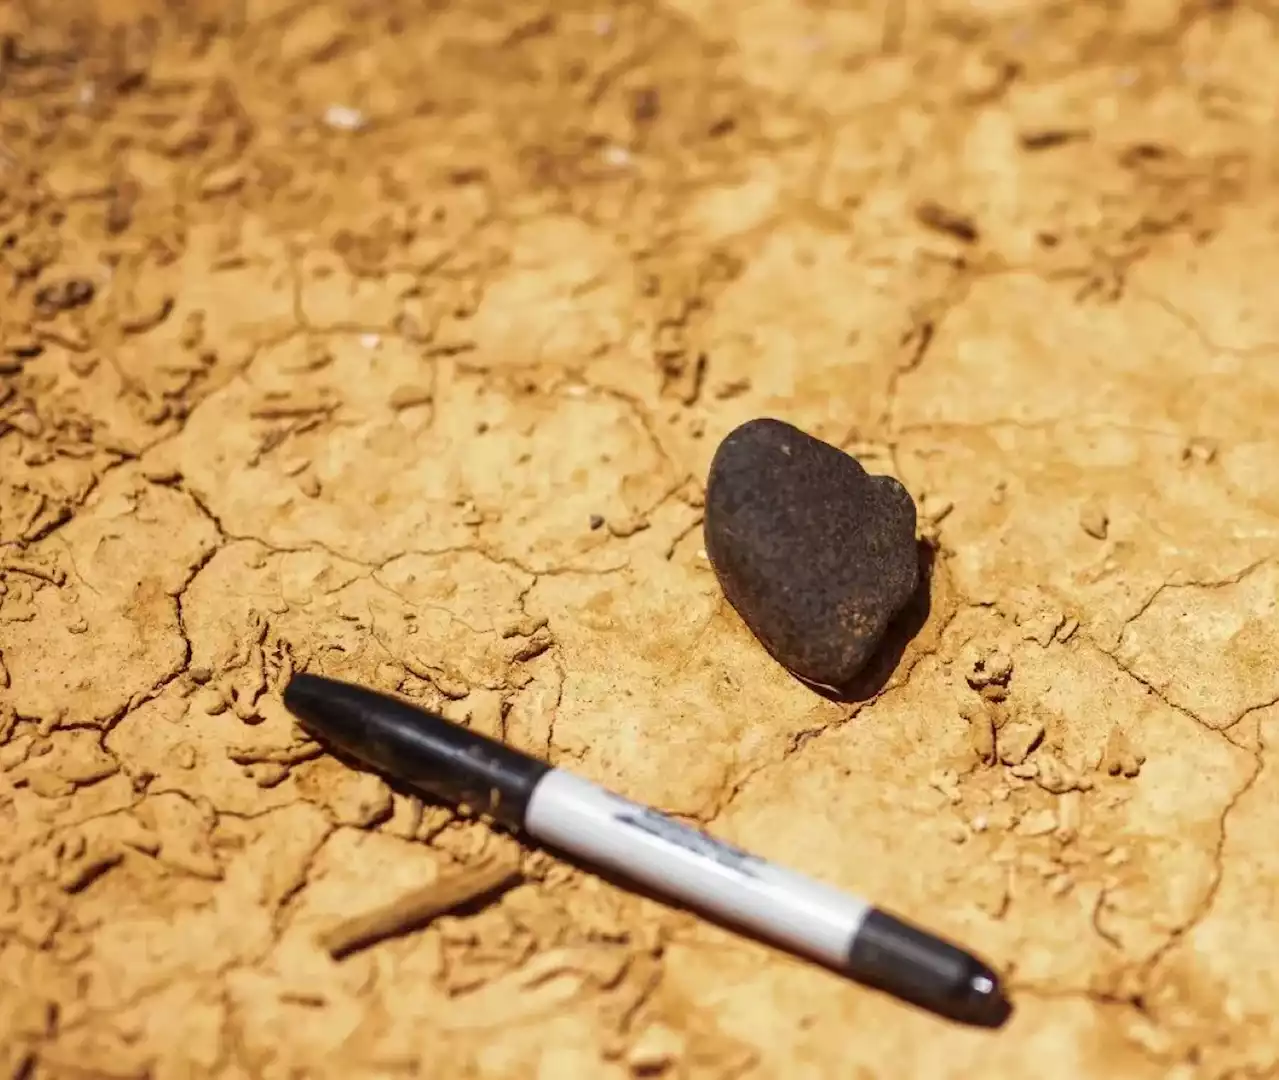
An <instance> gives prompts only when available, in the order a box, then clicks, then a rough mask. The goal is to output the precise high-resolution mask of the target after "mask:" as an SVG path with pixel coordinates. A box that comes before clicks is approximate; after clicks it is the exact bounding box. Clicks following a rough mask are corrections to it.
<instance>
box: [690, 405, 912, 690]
mask: <svg viewBox="0 0 1280 1080" xmlns="http://www.w3.org/2000/svg"><path fill="white" fill-rule="evenodd" d="M703 530H704V535H705V538H706V547H707V556H708V557H709V558H710V560H711V565H712V568H713V569H714V570H715V573H716V577H717V579H718V580H719V582H720V587H721V588H722V589H723V590H724V594H725V596H726V597H727V598H728V600H729V603H731V604H732V605H733V606H734V608H735V609H736V610H737V612H738V614H739V615H741V616H742V619H743V621H744V622H745V623H746V624H747V626H748V627H749V628H750V629H751V632H752V633H754V634H755V635H756V637H757V638H759V639H760V642H761V643H762V644H763V645H764V647H765V648H766V649H767V650H768V651H769V653H770V654H771V655H772V656H773V657H774V659H775V660H777V661H778V662H779V663H780V664H782V665H783V666H784V667H786V668H787V669H788V670H790V671H791V672H793V673H794V674H795V675H797V676H799V677H800V678H801V679H803V680H805V681H806V682H810V683H815V684H817V685H819V686H822V687H825V688H828V689H831V690H835V691H840V690H842V689H844V688H846V687H848V686H849V685H850V684H851V683H852V682H853V680H854V678H855V677H856V676H857V675H858V673H859V672H860V671H861V670H862V669H863V668H864V667H865V666H866V665H867V662H868V661H869V660H870V659H871V658H872V656H873V655H874V654H875V652H876V649H877V647H878V646H879V645H880V643H881V641H882V640H883V639H884V636H885V632H886V630H887V629H888V628H889V626H890V624H891V623H892V622H893V620H894V618H895V617H896V616H897V615H898V614H899V613H900V612H901V611H902V610H903V608H905V607H906V605H907V604H908V602H909V601H910V600H911V598H912V595H913V594H914V593H915V590H916V586H917V583H918V581H919V576H920V558H919V554H918V550H917V547H916V539H915V531H916V508H915V504H914V503H913V502H912V500H911V496H910V495H909V494H908V493H907V490H906V488H904V487H903V486H902V485H901V484H900V483H898V481H897V480H895V479H893V478H892V477H889V476H872V475H870V474H868V473H867V471H866V470H865V469H864V468H863V467H862V465H861V464H859V462H858V461H857V460H856V459H855V458H853V457H850V456H849V455H848V454H846V453H845V452H844V451H842V450H839V449H837V448H836V447H834V446H831V445H829V444H827V443H824V442H822V441H820V440H819V439H815V438H813V437H812V436H810V435H807V434H805V433H804V432H803V431H801V430H799V429H798V428H795V427H792V426H791V425H790V424H786V423H783V422H782V421H780V420H770V419H760V420H751V421H748V422H747V423H745V424H743V425H741V426H740V427H737V428H735V429H734V430H733V431H731V432H730V433H729V434H728V436H726V438H725V440H724V442H722V443H721V444H720V446H719V448H718V449H717V450H716V454H715V457H714V458H713V459H712V462H711V474H710V477H709V478H708V481H707V495H706V518H705V523H704V526H703Z"/></svg>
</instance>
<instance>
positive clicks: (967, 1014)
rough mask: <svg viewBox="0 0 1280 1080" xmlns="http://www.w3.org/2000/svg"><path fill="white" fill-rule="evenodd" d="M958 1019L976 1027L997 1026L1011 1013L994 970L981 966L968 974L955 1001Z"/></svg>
mask: <svg viewBox="0 0 1280 1080" xmlns="http://www.w3.org/2000/svg"><path fill="white" fill-rule="evenodd" d="M956 1005H957V1009H956V1012H957V1014H958V1017H957V1018H958V1019H962V1020H966V1021H968V1022H969V1023H971V1024H974V1025H976V1026H978V1027H989V1028H997V1027H1001V1026H1003V1025H1004V1023H1005V1022H1006V1021H1007V1020H1008V1019H1009V1017H1010V1016H1011V1015H1012V1014H1013V1006H1012V1005H1011V1004H1010V1002H1009V999H1008V998H1006V997H1005V996H1004V991H1003V990H1002V989H1001V987H1000V980H999V979H998V978H997V977H996V975H995V972H993V971H990V970H988V969H986V968H981V969H980V970H977V971H975V972H974V973H973V974H971V975H970V976H969V979H968V981H967V983H966V984H965V986H964V987H963V988H962V989H961V992H960V995H959V1000H958V1001H957V1002H956Z"/></svg>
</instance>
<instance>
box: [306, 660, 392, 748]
mask: <svg viewBox="0 0 1280 1080" xmlns="http://www.w3.org/2000/svg"><path fill="white" fill-rule="evenodd" d="M386 703H387V699H386V698H384V697H383V695H381V694H378V693H376V692H375V691H373V690H366V689H365V688H364V687H362V686H355V685H353V684H351V683H346V682H340V681H339V680H337V679H328V678H325V677H324V676H323V675H308V674H306V673H305V672H301V673H298V674H295V675H294V676H293V677H292V678H290V680H289V683H288V685H287V686H286V687H285V688H284V707H285V708H286V709H288V710H289V711H290V712H291V713H293V715H294V716H295V717H296V718H297V720H298V722H299V723H300V724H301V725H302V727H303V728H304V729H305V730H306V731H307V733H308V734H309V735H312V736H314V737H316V738H318V739H320V740H321V741H323V742H328V743H333V744H335V745H337V746H339V747H342V748H343V749H346V750H348V751H352V752H355V753H357V754H359V753H360V751H361V750H362V749H363V748H364V746H365V744H366V743H367V741H368V739H369V737H370V735H371V734H372V732H373V730H375V718H378V717H379V716H380V714H381V713H383V712H384V711H385V710H386V707H387V704H386Z"/></svg>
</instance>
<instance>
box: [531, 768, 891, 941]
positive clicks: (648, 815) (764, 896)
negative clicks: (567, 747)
mask: <svg viewBox="0 0 1280 1080" xmlns="http://www.w3.org/2000/svg"><path fill="white" fill-rule="evenodd" d="M524 827H525V829H526V830H527V831H528V832H529V833H530V834H531V835H533V836H535V837H537V838H538V839H539V840H541V841H543V842H545V843H547V844H550V845H552V846H553V847H557V848H560V849H561V850H562V851H564V852H566V853H568V854H571V855H577V856H580V857H581V858H582V859H583V860H584V861H586V862H588V863H589V864H591V865H593V866H598V867H603V868H607V869H610V870H612V871H614V872H615V873H617V874H618V875H619V876H621V877H624V878H628V879H630V880H632V881H635V882H638V883H640V884H642V885H645V886H647V887H649V888H650V889H652V890H653V892H654V893H656V894H658V895H660V896H666V897H669V898H670V899H673V900H677V901H679V902H680V903H682V904H685V905H687V906H688V907H690V908H694V909H696V910H699V911H703V912H708V913H711V914H714V915H717V916H719V917H721V918H723V919H725V920H726V921H728V922H731V923H734V924H736V925H737V926H739V927H742V928H744V929H749V930H752V931H754V932H755V933H757V934H759V935H760V937H762V938H765V939H768V940H770V941H772V942H774V943H775V944H778V945H782V946H784V947H786V948H789V949H792V950H794V951H796V952H799V953H803V954H805V955H807V956H810V957H812V958H813V959H816V960H821V961H823V962H825V963H828V964H831V965H834V966H837V967H843V966H845V964H846V962H847V960H848V957H849V948H850V946H851V944H852V942H853V939H854V937H855V936H856V935H857V933H858V930H859V928H860V927H861V926H862V923H863V920H864V919H865V918H866V915H867V912H868V911H869V910H870V908H869V906H868V905H867V904H866V903H865V902H864V901H862V900H859V899H857V898H856V897H852V896H849V895H847V894H846V893H843V892H840V891H839V890H838V889H834V888H832V887H831V886H829V885H823V884H822V883H821V882H818V881H814V880H812V879H811V878H807V877H804V876H803V875H801V874H797V873H794V872H792V871H790V870H786V869H784V868H782V867H780V866H775V865H774V864H772V863H769V862H766V861H765V860H764V859H761V858H758V857H756V856H754V855H751V854H748V853H747V852H745V851H740V850H739V849H738V848H735V847H733V846H732V845H730V844H726V843H724V842H723V841H722V840H717V839H716V838H715V837H713V836H710V835H709V834H707V833H704V832H701V831H700V830H698V829H693V828H690V827H689V826H687V825H684V824H682V823H681V822H678V821H675V820H674V819H672V818H669V817H667V816H666V815H665V814H661V813H659V812H658V811H656V810H653V809H650V808H649V807H645V806H641V805H639V804H638V803H634V802H631V801H630V800H628V799H624V798H622V797H621V796H620V795H615V794H614V793H613V792H610V791H606V790H605V789H604V788H602V787H599V786H598V785H596V784H593V783H591V782H590V781H589V780H584V779H582V778H581V777H577V776H574V775H573V774H571V773H567V772H562V771H560V770H559V769H555V770H553V771H551V772H549V773H547V775H546V776H544V777H543V778H542V779H541V780H539V781H538V784H537V786H536V787H535V788H534V790H533V794H532V796H531V798H530V800H529V805H528V808H527V810H526V812H525V819H524Z"/></svg>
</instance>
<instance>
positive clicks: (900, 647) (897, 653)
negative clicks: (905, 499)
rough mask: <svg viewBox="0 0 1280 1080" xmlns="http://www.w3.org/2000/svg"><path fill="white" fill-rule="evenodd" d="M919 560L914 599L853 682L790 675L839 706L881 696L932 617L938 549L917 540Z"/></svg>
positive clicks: (887, 631) (891, 626)
mask: <svg viewBox="0 0 1280 1080" xmlns="http://www.w3.org/2000/svg"><path fill="white" fill-rule="evenodd" d="M916 558H917V560H918V575H917V581H916V591H915V592H914V593H912V594H911V599H910V600H908V601H907V604H906V606H905V607H904V608H903V609H902V611H900V612H899V613H898V616H897V618H895V619H894V620H893V622H891V623H890V624H889V626H888V629H886V630H885V635H884V640H883V641H882V642H881V643H880V646H879V648H878V649H877V650H876V651H875V653H873V654H872V656H871V659H870V660H868V661H867V664H866V666H865V667H863V669H862V670H861V671H859V672H858V674H857V675H856V676H854V678H853V681H852V682H850V683H849V684H847V685H846V686H843V687H831V686H823V685H821V684H819V683H813V682H810V681H809V680H808V679H806V678H804V677H802V676H800V675H796V674H795V672H792V673H791V674H792V676H793V677H794V678H795V679H796V680H797V681H798V682H800V683H802V684H803V685H804V686H806V687H807V688H808V689H810V690H812V691H813V692H814V693H815V694H817V695H819V696H820V697H824V698H826V699H827V700H828V701H833V702H835V703H836V704H838V705H853V704H858V703H860V702H864V701H869V700H870V699H871V698H873V697H875V696H876V695H877V694H879V693H880V691H881V690H883V689H884V688H885V684H886V683H888V681H889V679H890V678H891V677H892V675H893V673H894V672H895V671H897V669H898V664H899V663H901V661H902V657H903V654H904V653H905V652H906V651H907V646H908V645H910V644H911V642H912V640H913V639H914V638H915V636H916V635H917V634H918V633H920V631H921V630H923V629H924V625H925V623H927V622H928V621H929V614H930V612H931V611H932V610H933V569H934V563H935V562H936V561H937V558H938V553H937V550H936V549H935V548H934V546H933V544H931V543H930V542H929V541H928V540H924V539H920V540H917V541H916Z"/></svg>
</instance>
